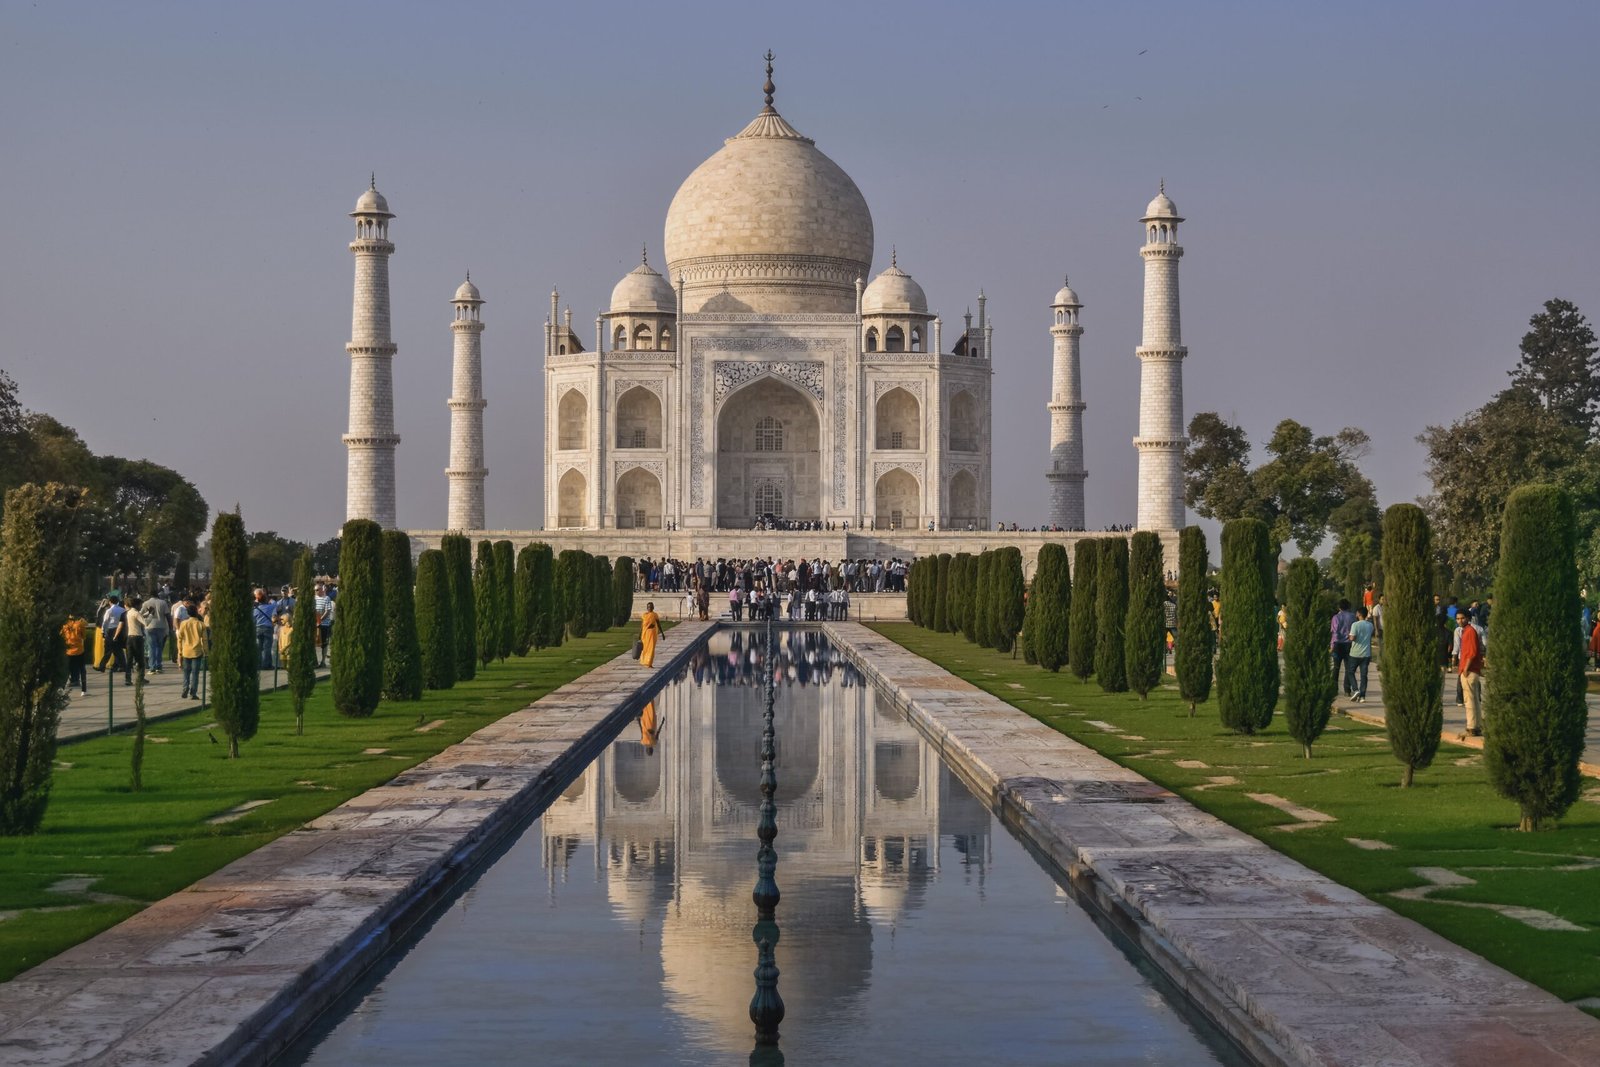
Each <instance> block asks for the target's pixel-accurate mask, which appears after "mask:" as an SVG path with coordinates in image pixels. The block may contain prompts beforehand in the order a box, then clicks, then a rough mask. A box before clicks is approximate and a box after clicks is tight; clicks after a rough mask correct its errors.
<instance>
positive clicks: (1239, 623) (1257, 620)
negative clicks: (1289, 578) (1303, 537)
mask: <svg viewBox="0 0 1600 1067" xmlns="http://www.w3.org/2000/svg"><path fill="white" fill-rule="evenodd" d="M1276 570H1277V566H1276V562H1275V559H1274V554H1273V551H1272V543H1271V541H1270V540H1269V539H1268V534H1267V524H1266V523H1264V522H1262V521H1261V520H1260V519H1234V520H1232V521H1231V522H1229V523H1227V524H1226V525H1225V526H1223V527H1222V579H1221V589H1220V592H1221V597H1222V633H1221V635H1220V639H1219V642H1218V649H1217V707H1218V709H1219V710H1220V711H1221V713H1222V725H1224V726H1226V727H1227V728H1228V729H1230V730H1233V731H1234V732H1235V733H1241V734H1253V733H1256V732H1257V731H1259V730H1265V729H1266V728H1267V726H1268V725H1270V724H1271V722H1272V712H1273V709H1274V708H1275V707H1276V706H1277V704H1278V620H1277V612H1276V611H1275V610H1274V606H1275V605H1274V602H1273V599H1272V588H1273V578H1274V577H1275V576H1276V575H1275V573H1274V572H1275V571H1276Z"/></svg>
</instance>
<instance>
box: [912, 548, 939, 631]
mask: <svg viewBox="0 0 1600 1067" xmlns="http://www.w3.org/2000/svg"><path fill="white" fill-rule="evenodd" d="M938 568H939V558H938V557H937V556H923V557H922V558H921V559H919V560H917V578H918V581H917V618H918V620H920V621H921V623H922V628H923V629H924V630H931V629H933V597H934V592H935V589H934V585H935V584H936V583H937V582H938V580H939V574H938Z"/></svg>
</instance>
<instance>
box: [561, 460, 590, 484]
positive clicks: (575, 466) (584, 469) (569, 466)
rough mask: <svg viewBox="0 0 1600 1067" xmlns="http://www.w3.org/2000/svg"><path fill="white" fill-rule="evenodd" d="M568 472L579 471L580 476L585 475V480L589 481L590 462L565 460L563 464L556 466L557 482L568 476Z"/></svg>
mask: <svg viewBox="0 0 1600 1067" xmlns="http://www.w3.org/2000/svg"><path fill="white" fill-rule="evenodd" d="M568 471H577V472H578V473H579V474H581V475H583V476H584V478H586V479H587V478H588V477H589V461H588V460H579V461H576V462H574V461H572V460H563V461H562V462H560V463H557V464H556V481H558V482H559V481H560V480H561V479H562V478H563V477H564V476H565V475H566V473H567V472H568Z"/></svg>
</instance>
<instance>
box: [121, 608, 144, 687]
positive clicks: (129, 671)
mask: <svg viewBox="0 0 1600 1067" xmlns="http://www.w3.org/2000/svg"><path fill="white" fill-rule="evenodd" d="M142 604H143V601H141V600H140V599H139V598H138V597H130V598H129V599H128V611H127V613H126V614H125V615H123V616H122V625H123V626H124V627H125V628H126V630H127V641H128V654H127V657H126V658H125V659H124V661H123V662H124V664H125V665H126V669H125V670H124V671H123V674H122V684H123V685H132V684H133V672H134V671H135V670H138V672H139V676H140V677H141V678H142V677H143V676H144V665H145V649H144V614H143V613H142V612H141V611H140V607H141V606H142Z"/></svg>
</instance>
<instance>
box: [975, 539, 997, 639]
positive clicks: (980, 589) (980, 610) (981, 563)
mask: <svg viewBox="0 0 1600 1067" xmlns="http://www.w3.org/2000/svg"><path fill="white" fill-rule="evenodd" d="M993 583H994V550H993V549H989V548H986V549H984V550H983V551H982V552H980V553H978V577H977V580H976V581H975V582H973V583H972V630H973V634H974V635H975V636H976V638H977V643H978V646H979V647H980V648H993V647H994V633H993V623H994V618H993V616H992V614H991V613H990V611H989V600H990V599H991V593H992V592H993V590H992V588H991V587H992V585H993Z"/></svg>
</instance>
